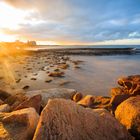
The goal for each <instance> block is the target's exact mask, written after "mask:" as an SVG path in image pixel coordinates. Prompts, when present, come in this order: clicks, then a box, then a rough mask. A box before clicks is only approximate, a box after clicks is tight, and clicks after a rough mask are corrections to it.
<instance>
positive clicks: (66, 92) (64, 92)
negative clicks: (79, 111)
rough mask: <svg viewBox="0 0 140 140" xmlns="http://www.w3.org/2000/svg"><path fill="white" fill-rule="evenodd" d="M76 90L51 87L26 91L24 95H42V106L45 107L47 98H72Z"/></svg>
mask: <svg viewBox="0 0 140 140" xmlns="http://www.w3.org/2000/svg"><path fill="white" fill-rule="evenodd" d="M76 92H77V91H76V90H74V89H67V88H52V89H43V90H35V91H28V92H27V93H26V96H28V97H32V96H35V95H38V94H40V95H41V96H42V103H41V104H42V106H43V107H45V106H46V104H47V103H48V100H49V99H54V98H64V99H72V97H73V95H74V94H75V93H76Z"/></svg>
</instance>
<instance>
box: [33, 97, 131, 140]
mask: <svg viewBox="0 0 140 140" xmlns="http://www.w3.org/2000/svg"><path fill="white" fill-rule="evenodd" d="M45 139H48V140H133V137H132V136H130V134H129V133H128V131H127V130H126V128H125V127H124V126H123V125H121V124H120V123H119V122H118V121H117V120H116V119H115V118H114V117H113V116H112V115H111V114H110V113H109V112H107V111H106V110H99V109H98V110H93V109H89V108H86V109H85V108H83V107H81V106H79V105H77V104H76V103H75V102H73V101H71V100H65V99H52V100H49V102H48V104H47V106H46V107H45V108H44V109H43V111H42V113H41V116H40V119H39V123H38V126H37V128H36V132H35V134H34V137H33V140H45Z"/></svg>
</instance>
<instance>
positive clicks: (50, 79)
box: [45, 78, 53, 83]
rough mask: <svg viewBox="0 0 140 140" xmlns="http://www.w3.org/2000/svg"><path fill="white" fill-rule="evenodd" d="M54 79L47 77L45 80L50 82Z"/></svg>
mask: <svg viewBox="0 0 140 140" xmlns="http://www.w3.org/2000/svg"><path fill="white" fill-rule="evenodd" d="M52 80H53V79H52V78H47V79H46V80H45V82H46V83H50V82H51V81H52Z"/></svg>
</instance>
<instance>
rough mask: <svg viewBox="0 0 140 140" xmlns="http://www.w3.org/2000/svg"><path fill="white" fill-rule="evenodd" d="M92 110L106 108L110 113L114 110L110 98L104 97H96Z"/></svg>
mask: <svg viewBox="0 0 140 140" xmlns="http://www.w3.org/2000/svg"><path fill="white" fill-rule="evenodd" d="M91 108H94V109H97V108H104V109H107V110H108V111H111V110H112V106H111V104H110V97H104V96H94V103H93V105H92V106H91Z"/></svg>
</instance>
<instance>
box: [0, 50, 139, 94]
mask: <svg viewBox="0 0 140 140" xmlns="http://www.w3.org/2000/svg"><path fill="white" fill-rule="evenodd" d="M57 49H58V47H57ZM74 50H75V49H74ZM79 50H80V49H79ZM65 51H66V49H65ZM107 51H110V50H108V49H107ZM139 60H140V55H139V54H134V53H132V54H126V53H124V54H122V52H121V53H120V54H117V55H114V53H113V54H111V55H106V53H105V54H104V53H102V55H89V54H86V53H85V54H84V55H83V53H82V54H75V55H74V54H70V55H68V54H67V53H65V52H61V53H60V52H59V51H55V52H54V51H51V49H46V50H45V51H44V50H43V51H34V52H28V53H25V54H23V55H17V56H9V57H6V61H7V63H8V65H9V66H8V67H9V68H10V69H9V71H10V75H12V80H13V78H14V82H15V83H14V82H12V84H13V83H14V86H15V87H16V88H21V89H22V88H23V89H24V87H27V88H25V90H26V91H30V90H39V89H43V88H44V89H50V88H74V89H76V90H78V91H80V92H82V93H83V94H85V95H86V94H90V95H104V96H107V95H108V93H109V91H110V89H111V87H113V86H114V85H115V84H116V83H115V82H116V79H118V77H121V76H127V75H133V74H136V73H139V71H140V68H139V65H140V61H139ZM0 68H1V69H0V70H1V73H0V74H1V75H0V77H1V79H0V82H1V86H2V87H3V86H11V85H10V84H11V83H6V81H5V77H4V76H3V74H4V73H3V70H4V69H5V66H3V63H1V66H0ZM52 72H63V73H64V74H63V75H58V76H49V74H50V73H52ZM10 78H11V77H10ZM12 86H13V85H12ZM99 87H100V88H99Z"/></svg>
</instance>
